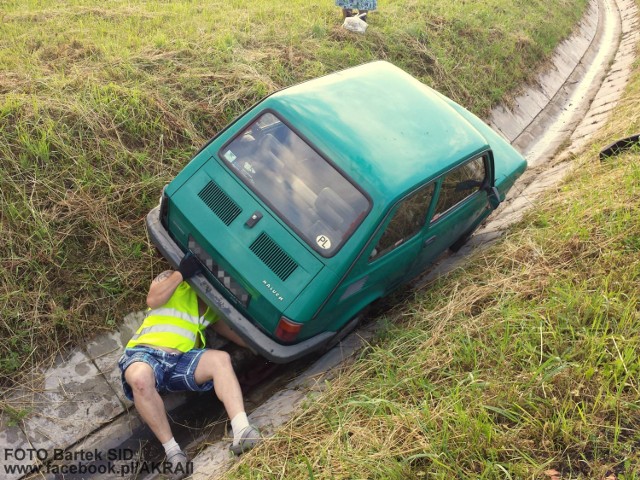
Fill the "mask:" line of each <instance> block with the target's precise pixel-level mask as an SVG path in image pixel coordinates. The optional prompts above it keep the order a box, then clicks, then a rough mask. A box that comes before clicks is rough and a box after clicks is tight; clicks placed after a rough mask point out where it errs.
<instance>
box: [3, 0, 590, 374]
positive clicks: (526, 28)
mask: <svg viewBox="0 0 640 480" xmlns="http://www.w3.org/2000/svg"><path fill="white" fill-rule="evenodd" d="M585 2H586V0H579V1H575V2H567V1H564V0H550V1H547V2H525V3H526V5H523V4H522V3H523V2H517V1H515V0H492V1H491V2H454V4H453V5H452V4H451V2H448V1H446V0H433V1H430V2H424V3H423V2H415V1H410V0H402V1H396V2H389V3H388V4H386V3H385V4H384V5H382V6H381V9H380V11H379V12H378V13H375V14H372V15H371V16H370V20H369V21H370V28H369V30H368V31H367V34H366V35H364V36H358V35H357V34H351V33H349V32H346V31H345V30H343V29H342V28H341V27H340V24H341V18H340V13H339V11H338V9H337V8H335V7H333V5H332V2H327V3H326V4H324V3H316V4H312V5H309V3H308V2H303V1H301V0H293V1H288V2H264V1H259V2H239V1H230V2H206V1H205V2H190V1H186V0H184V1H178V0H177V1H172V2H151V1H150V2H144V1H129V0H127V1H124V0H122V1H117V0H116V1H111V2H108V3H106V4H105V3H104V2H98V1H95V0H83V1H81V0H67V1H55V2H54V1H42V0H38V1H36V0H26V1H23V0H20V1H4V2H2V5H1V6H0V160H1V161H0V182H1V185H0V192H1V193H0V202H1V203H2V210H1V217H0V232H1V233H2V237H3V239H4V241H3V242H2V244H1V245H0V258H1V259H2V268H1V269H0V305H2V319H1V321H0V383H5V384H6V383H7V380H9V379H10V378H11V377H12V376H14V375H15V374H16V372H19V371H22V370H24V369H28V368H30V367H33V366H35V365H38V364H41V363H44V362H46V361H47V360H48V359H50V357H51V355H53V354H55V353H56V352H58V351H60V350H61V349H64V348H66V347H69V346H73V345H76V344H78V343H81V342H83V341H85V340H86V339H87V338H89V337H91V336H93V335H94V334H95V333H97V332H100V331H104V330H110V329H113V328H114V327H115V326H116V325H117V323H118V322H119V320H120V319H121V318H122V316H123V314H125V313H126V312H129V311H131V310H136V309H138V308H140V307H141V306H142V304H143V299H144V293H145V291H146V288H147V285H148V283H149V281H150V279H151V278H152V277H153V275H154V273H157V269H158V268H160V267H159V266H158V265H157V262H158V260H157V259H156V258H155V257H154V255H153V252H152V251H151V250H150V248H149V244H148V241H147V238H146V236H145V232H144V216H145V214H146V212H147V211H148V210H149V209H150V208H151V207H152V206H153V205H154V204H155V203H156V202H157V199H158V196H159V193H160V191H161V188H162V186H163V185H164V184H165V183H166V182H167V181H168V180H170V179H171V178H172V177H173V176H174V175H175V173H176V172H177V171H179V170H180V169H181V167H182V166H183V165H184V164H185V163H186V162H187V161H188V160H189V158H190V156H191V155H192V154H193V153H194V152H195V151H197V149H198V148H199V147H200V146H201V145H202V144H203V142H205V141H206V139H208V138H209V137H211V136H212V135H214V134H215V133H216V131H217V130H219V129H220V128H221V127H222V126H224V125H225V124H226V123H227V122H228V121H229V120H231V119H233V118H234V117H235V116H236V115H238V114H239V113H240V112H241V111H242V110H243V109H245V108H246V107H248V106H249V105H251V104H253V103H254V102H255V101H256V100H258V99H259V98H261V97H263V96H264V95H266V94H268V93H270V92H273V91H275V90H276V89H278V88H281V87H284V86H287V85H290V84H293V83H296V82H299V81H302V80H305V79H308V78H311V77H315V76H318V75H322V74H325V73H328V72H332V71H335V70H338V69H341V68H345V67H348V66H351V65H355V64H359V63H362V62H365V61H369V60H373V59H387V60H389V61H391V62H393V63H395V64H397V65H399V66H401V67H403V68H405V69H407V70H408V71H410V72H411V73H413V74H415V75H416V76H418V77H419V78H420V79H421V80H423V81H424V82H426V83H427V84H429V85H431V86H434V87H435V88H437V89H439V90H441V91H442V92H444V93H445V94H447V95H449V96H451V97H452V98H454V99H456V100H458V101H459V102H461V103H463V104H464V105H465V106H467V107H469V108H470V109H472V110H473V111H475V112H477V113H479V114H483V113H486V111H487V109H488V108H489V107H490V106H491V105H492V104H494V103H496V102H498V101H499V100H502V99H504V98H506V97H508V96H509V95H510V94H512V93H513V91H514V89H516V88H517V86H518V85H521V84H522V82H523V81H524V80H526V79H527V78H529V77H530V76H531V74H532V70H533V69H535V68H537V67H538V66H540V64H541V63H543V62H544V61H545V59H546V58H547V57H548V55H549V54H550V52H551V51H552V49H553V48H554V46H555V45H556V44H557V43H558V42H559V40H560V39H562V38H563V37H564V36H566V35H567V34H568V33H569V32H570V30H571V29H572V27H573V25H574V24H575V22H576V21H577V19H578V18H579V17H580V15H581V13H582V11H583V9H584V5H585ZM549 16H551V17H552V18H553V19H554V21H553V22H548V21H547V19H548V18H549ZM154 270H156V271H155V272H154Z"/></svg>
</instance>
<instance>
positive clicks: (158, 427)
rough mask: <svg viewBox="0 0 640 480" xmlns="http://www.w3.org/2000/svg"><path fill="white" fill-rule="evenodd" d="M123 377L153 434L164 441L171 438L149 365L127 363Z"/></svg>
mask: <svg viewBox="0 0 640 480" xmlns="http://www.w3.org/2000/svg"><path fill="white" fill-rule="evenodd" d="M124 378H125V380H126V381H127V383H128V384H129V386H130V387H131V390H133V403H134V405H135V406H136V410H138V413H139V414H140V416H141V417H142V419H143V420H144V421H145V422H146V424H147V425H149V428H150V429H151V431H152V432H153V433H154V435H155V436H156V437H157V438H158V440H160V443H165V442H167V441H169V440H171V439H172V438H173V434H172V433H171V427H170V426H169V420H168V419H167V412H166V410H165V408H164V402H163V401H162V397H160V394H159V393H158V391H157V390H156V379H155V376H154V374H153V369H152V368H151V366H150V365H149V364H147V363H144V362H135V363H132V364H131V365H129V367H128V368H127V369H126V370H125V372H124Z"/></svg>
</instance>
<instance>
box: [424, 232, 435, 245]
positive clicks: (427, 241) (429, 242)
mask: <svg viewBox="0 0 640 480" xmlns="http://www.w3.org/2000/svg"><path fill="white" fill-rule="evenodd" d="M436 237H437V235H434V236H433V237H429V238H427V239H426V240H425V241H424V242H422V246H423V247H426V246H427V245H430V244H432V243H433V241H434V240H435V239H436Z"/></svg>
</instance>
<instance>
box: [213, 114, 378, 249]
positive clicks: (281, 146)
mask: <svg viewBox="0 0 640 480" xmlns="http://www.w3.org/2000/svg"><path fill="white" fill-rule="evenodd" d="M220 156H221V158H222V159H223V160H225V161H226V162H227V164H228V165H230V166H231V167H232V168H231V170H232V171H234V172H235V173H236V174H237V175H238V176H239V177H240V178H241V179H242V180H243V181H244V182H245V183H246V184H247V185H248V186H249V187H250V188H251V189H252V190H253V191H254V192H256V193H257V194H258V195H259V196H260V197H261V198H262V199H264V200H265V201H266V202H267V203H269V204H270V206H271V207H272V208H273V209H274V210H275V211H276V213H277V214H278V215H279V216H280V218H282V220H284V221H285V222H286V223H287V224H289V225H290V226H291V227H293V228H294V229H295V230H296V231H297V232H298V233H299V234H300V235H301V236H302V238H303V239H304V240H305V241H306V242H307V243H308V244H309V245H311V246H312V247H313V248H314V249H315V250H316V251H318V252H320V253H321V254H322V255H324V256H331V255H333V253H335V252H336V251H337V250H338V249H339V248H340V246H341V245H342V244H343V243H344V242H345V240H346V239H347V238H348V237H349V235H350V234H351V233H352V232H353V231H354V230H355V228H356V227H357V226H358V224H359V223H360V222H361V221H362V219H363V218H364V216H365V214H366V212H367V209H368V207H369V203H368V201H367V199H366V197H365V196H364V195H363V194H362V193H361V192H360V191H359V190H358V189H357V188H356V187H355V186H354V185H352V184H351V183H350V182H349V181H348V180H347V179H346V178H345V177H344V176H343V175H342V174H341V173H340V172H338V171H337V170H336V169H335V168H334V167H333V166H332V165H331V164H329V163H328V162H327V161H326V160H325V159H324V158H322V157H321V156H320V155H319V154H318V153H317V152H316V151H315V150H313V149H312V148H311V147H310V146H309V145H308V144H307V143H306V142H305V141H304V140H302V139H301V138H300V137H299V136H298V135H296V134H295V133H294V132H293V131H292V130H291V129H290V128H289V127H287V125H285V124H284V123H283V122H281V121H280V120H279V119H278V118H277V117H276V116H275V115H273V114H271V113H265V114H264V115H262V116H260V117H259V118H258V119H257V120H256V121H255V122H253V123H252V124H251V125H250V126H249V127H248V128H247V129H246V130H245V131H244V132H242V133H240V134H239V135H238V136H237V137H236V138H234V139H233V140H232V141H231V142H230V143H229V144H228V145H227V146H225V147H224V148H223V149H222V150H221V151H220Z"/></svg>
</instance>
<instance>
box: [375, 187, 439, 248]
mask: <svg viewBox="0 0 640 480" xmlns="http://www.w3.org/2000/svg"><path fill="white" fill-rule="evenodd" d="M433 190H434V187H433V184H430V185H427V186H425V187H422V188H421V189H419V190H417V191H416V192H414V193H412V194H411V195H409V196H408V197H407V198H405V199H404V200H402V202H400V205H398V208H397V209H396V213H395V214H394V215H393V218H392V219H391V221H390V222H389V224H388V225H387V228H386V229H385V231H384V233H383V234H382V237H380V240H379V241H378V244H377V245H376V248H375V249H374V250H373V253H372V254H371V258H377V257H379V256H381V255H383V254H385V253H387V252H390V251H391V250H393V249H394V248H396V247H398V246H400V245H402V244H403V243H405V242H406V241H407V240H409V239H410V238H412V237H413V236H414V235H416V234H417V233H418V232H419V231H420V229H421V228H422V226H423V225H424V222H425V220H426V218H427V211H428V210H429V205H430V204H431V198H432V197H433Z"/></svg>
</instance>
